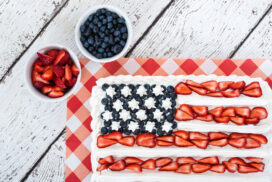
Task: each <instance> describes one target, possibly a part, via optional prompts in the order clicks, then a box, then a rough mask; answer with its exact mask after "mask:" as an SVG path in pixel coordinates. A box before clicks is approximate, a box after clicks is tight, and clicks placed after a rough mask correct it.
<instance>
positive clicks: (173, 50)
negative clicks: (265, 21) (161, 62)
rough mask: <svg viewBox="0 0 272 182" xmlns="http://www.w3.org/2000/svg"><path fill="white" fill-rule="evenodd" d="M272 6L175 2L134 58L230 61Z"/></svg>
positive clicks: (203, 0) (204, 0)
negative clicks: (217, 59) (235, 50)
mask: <svg viewBox="0 0 272 182" xmlns="http://www.w3.org/2000/svg"><path fill="white" fill-rule="evenodd" d="M270 3H271V1H269V0H260V1H259V0H251V1H247V0H240V1H226V0H225V1H214V0H191V1H175V3H173V4H172V6H171V7H170V8H169V9H168V10H167V11H166V13H165V14H164V16H163V17H161V19H160V20H159V21H158V23H157V24H156V25H155V26H154V27H153V28H152V30H151V31H150V32H149V33H148V34H147V35H146V37H145V38H144V39H143V41H141V43H140V44H139V45H138V46H137V48H136V49H135V50H134V51H133V52H132V54H131V55H132V56H134V57H183V58H196V57H197V58H209V57H216V58H226V57H228V56H229V55H230V52H231V51H233V50H234V48H235V47H236V46H237V45H239V43H240V42H241V41H242V40H243V39H244V37H245V36H246V35H247V34H248V33H249V32H250V29H251V28H252V27H253V26H254V25H255V23H256V22H257V21H258V20H259V19H260V17H261V16H262V15H263V13H264V12H265V10H266V9H267V8H268V7H269V6H270Z"/></svg>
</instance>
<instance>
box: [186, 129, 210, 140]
mask: <svg viewBox="0 0 272 182" xmlns="http://www.w3.org/2000/svg"><path fill="white" fill-rule="evenodd" d="M208 139H209V137H208V136H206V135H204V134H202V133H200V132H194V131H192V132H190V140H208Z"/></svg>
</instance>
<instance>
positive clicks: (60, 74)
mask: <svg viewBox="0 0 272 182" xmlns="http://www.w3.org/2000/svg"><path fill="white" fill-rule="evenodd" d="M52 69H53V72H54V73H55V75H56V76H57V77H63V76H64V69H63V67H62V66H59V65H54V66H53V67H52Z"/></svg>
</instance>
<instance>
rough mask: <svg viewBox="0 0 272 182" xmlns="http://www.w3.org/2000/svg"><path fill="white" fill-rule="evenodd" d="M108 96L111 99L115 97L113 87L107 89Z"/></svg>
mask: <svg viewBox="0 0 272 182" xmlns="http://www.w3.org/2000/svg"><path fill="white" fill-rule="evenodd" d="M106 94H107V95H108V96H110V97H113V96H114V95H115V94H116V92H115V90H114V88H113V87H111V86H109V88H107V90H106Z"/></svg>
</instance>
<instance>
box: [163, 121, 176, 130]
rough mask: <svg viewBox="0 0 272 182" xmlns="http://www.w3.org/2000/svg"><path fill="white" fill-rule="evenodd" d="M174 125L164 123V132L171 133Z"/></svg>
mask: <svg viewBox="0 0 272 182" xmlns="http://www.w3.org/2000/svg"><path fill="white" fill-rule="evenodd" d="M172 125H173V124H172V123H170V122H164V123H163V125H162V130H163V131H165V132H169V131H170V130H171V129H172Z"/></svg>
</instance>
